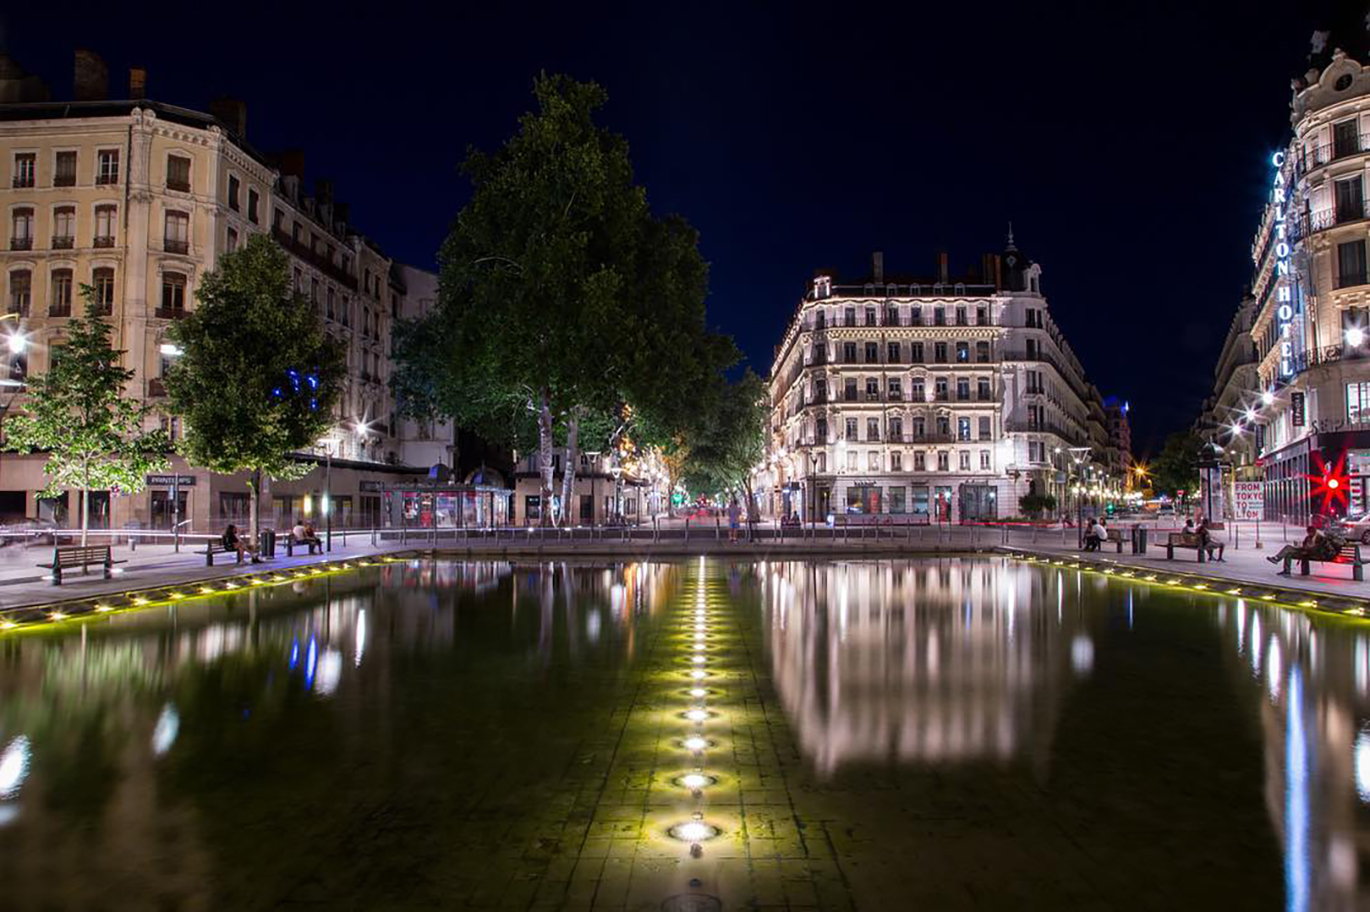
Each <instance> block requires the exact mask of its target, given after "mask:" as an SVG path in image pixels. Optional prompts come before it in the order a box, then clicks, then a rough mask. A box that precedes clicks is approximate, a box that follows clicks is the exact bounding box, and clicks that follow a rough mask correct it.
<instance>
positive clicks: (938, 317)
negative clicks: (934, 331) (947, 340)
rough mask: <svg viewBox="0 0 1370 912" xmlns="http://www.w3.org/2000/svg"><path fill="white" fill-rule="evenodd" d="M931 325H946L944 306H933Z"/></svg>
mask: <svg viewBox="0 0 1370 912" xmlns="http://www.w3.org/2000/svg"><path fill="white" fill-rule="evenodd" d="M932 325H934V326H946V325H947V310H946V308H945V307H934V308H933V309H932Z"/></svg>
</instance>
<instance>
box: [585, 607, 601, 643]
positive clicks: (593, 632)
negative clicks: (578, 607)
mask: <svg viewBox="0 0 1370 912" xmlns="http://www.w3.org/2000/svg"><path fill="white" fill-rule="evenodd" d="M602 624H603V621H601V620H600V619H599V611H597V610H596V611H591V612H590V613H589V615H587V616H586V618H585V635H586V636H587V637H589V638H590V642H591V643H598V642H599V631H600V629H601V626H602Z"/></svg>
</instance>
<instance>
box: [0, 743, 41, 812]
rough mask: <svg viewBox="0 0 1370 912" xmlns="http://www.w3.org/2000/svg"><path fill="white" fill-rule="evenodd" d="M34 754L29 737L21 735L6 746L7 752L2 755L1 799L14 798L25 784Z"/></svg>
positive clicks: (0, 757) (0, 758)
mask: <svg viewBox="0 0 1370 912" xmlns="http://www.w3.org/2000/svg"><path fill="white" fill-rule="evenodd" d="M32 753H33V749H32V748H31V747H29V739H28V736H27V735H20V736H19V737H17V738H15V739H14V740H13V741H11V742H10V743H9V744H8V745H6V747H5V752H4V753H3V754H0V798H10V797H13V795H14V794H15V793H16V792H18V791H19V786H21V785H23V784H24V778H25V777H26V776H28V774H29V757H30V756H31V755H32Z"/></svg>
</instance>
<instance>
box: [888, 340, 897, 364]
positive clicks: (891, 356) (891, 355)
mask: <svg viewBox="0 0 1370 912" xmlns="http://www.w3.org/2000/svg"><path fill="white" fill-rule="evenodd" d="M885 358H886V360H887V361H888V363H890V364H898V363H899V343H898V342H891V343H889V344H888V345H886V346H885Z"/></svg>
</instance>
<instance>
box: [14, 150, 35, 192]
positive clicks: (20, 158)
mask: <svg viewBox="0 0 1370 912" xmlns="http://www.w3.org/2000/svg"><path fill="white" fill-rule="evenodd" d="M36 161H37V157H36V156H35V155H34V154H33V153H32V152H20V153H18V154H16V155H15V156H14V180H13V182H12V183H13V185H14V186H15V187H32V186H33V178H34V171H35V170H36V168H35V163H36Z"/></svg>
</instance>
